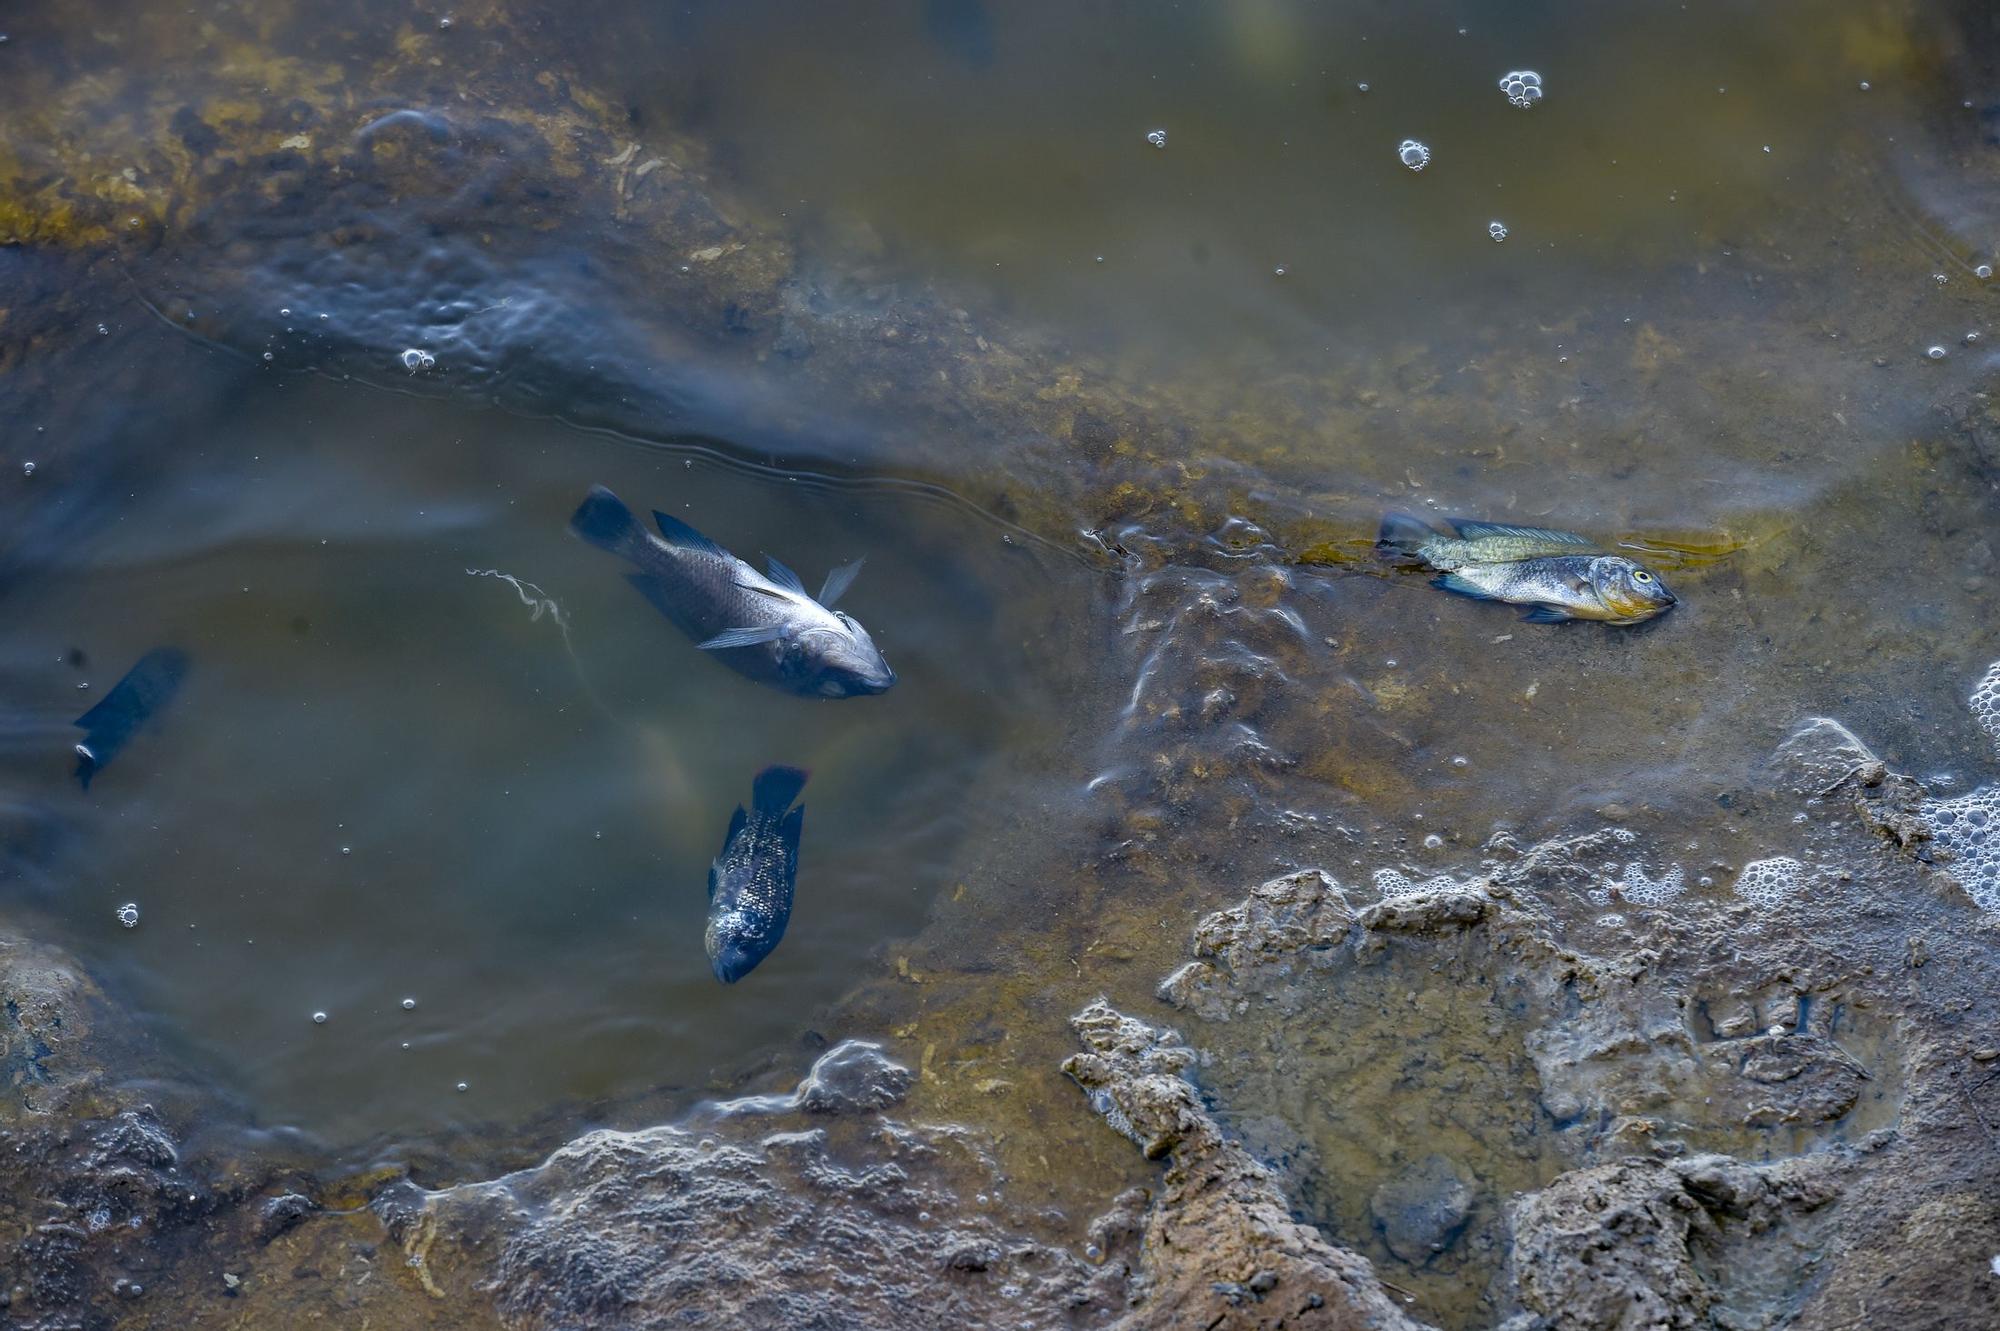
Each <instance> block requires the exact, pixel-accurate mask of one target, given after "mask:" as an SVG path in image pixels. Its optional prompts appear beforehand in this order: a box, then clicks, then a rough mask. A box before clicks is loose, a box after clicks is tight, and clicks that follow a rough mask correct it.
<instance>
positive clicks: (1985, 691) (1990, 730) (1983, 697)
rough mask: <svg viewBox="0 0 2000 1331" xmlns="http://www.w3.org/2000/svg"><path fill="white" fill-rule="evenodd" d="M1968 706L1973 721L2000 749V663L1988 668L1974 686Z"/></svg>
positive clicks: (1996, 662)
mask: <svg viewBox="0 0 2000 1331" xmlns="http://www.w3.org/2000/svg"><path fill="white" fill-rule="evenodd" d="M1966 705H1967V706H1968V707H1970V708H1972V719H1973V720H1974V721H1976V722H1978V723H1979V728H1980V729H1981V730H1983V731H1985V732H1986V737H1987V738H1988V739H1990V740H1992V741H1993V745H1994V747H1995V748H1996V749H2000V661H1995V662H1994V663H1993V664H1992V665H1990V666H1988V667H1987V668H1986V673H1985V674H1984V675H1983V676H1981V677H1980V680H1979V682H1978V683H1977V684H1974V685H1973V686H1972V697H1971V698H1970V699H1969V700H1968V701H1967V703H1966Z"/></svg>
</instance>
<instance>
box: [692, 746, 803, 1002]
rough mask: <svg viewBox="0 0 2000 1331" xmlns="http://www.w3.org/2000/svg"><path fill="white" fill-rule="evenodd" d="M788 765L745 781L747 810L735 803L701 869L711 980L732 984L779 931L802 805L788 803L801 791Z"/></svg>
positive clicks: (792, 879)
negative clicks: (717, 847)
mask: <svg viewBox="0 0 2000 1331" xmlns="http://www.w3.org/2000/svg"><path fill="white" fill-rule="evenodd" d="M805 785H806V774H805V773H804V772H802V771H800V770H799V769H798V768H796V767H767V768H765V769H764V770H763V771H761V772H759V773H757V779H756V780H755V781H753V782H752V783H751V786H750V808H749V809H748V810H747V811H746V810H745V809H744V808H743V806H742V805H740V804H739V805H737V806H736V815H735V817H733V818H731V819H730V820H729V835H728V836H726V837H724V838H723V839H722V852H721V853H720V854H718V855H717V856H716V857H715V863H713V864H711V865H710V866H709V869H708V929H707V931H706V933H705V934H704V935H703V940H702V941H703V942H704V943H705V944H706V945H707V947H708V964H709V967H710V968H711V969H712V970H714V972H715V978H716V979H718V980H720V981H722V982H723V983H724V984H735V983H736V982H737V981H738V980H740V979H742V978H743V977H744V976H746V975H748V974H749V973H750V972H751V971H753V970H755V969H757V966H758V963H760V962H762V961H763V960H764V958H765V957H768V956H770V955H771V952H772V949H774V948H776V947H777V946H778V940H779V939H781V938H783V937H784V936H785V925H786V924H787V923H789V922H790V921H791V918H792V893H793V890H794V888H795V887H796V886H797V883H798V876H799V833H800V832H801V831H802V830H803V829H804V827H805V821H806V810H805V806H804V805H803V804H801V805H800V806H799V807H798V808H796V809H794V808H792V801H793V800H795V799H797V798H798V797H799V792H800V791H802V790H804V789H805Z"/></svg>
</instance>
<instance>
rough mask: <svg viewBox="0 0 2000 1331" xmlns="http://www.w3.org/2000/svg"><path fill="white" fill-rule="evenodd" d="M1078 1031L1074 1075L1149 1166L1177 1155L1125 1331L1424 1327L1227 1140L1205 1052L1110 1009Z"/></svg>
mask: <svg viewBox="0 0 2000 1331" xmlns="http://www.w3.org/2000/svg"><path fill="white" fill-rule="evenodd" d="M1072 1024H1073V1025H1074V1026H1075V1028H1076V1032H1077V1035H1078V1036H1079V1038H1081V1040H1082V1041H1083V1045H1084V1052H1082V1053H1080V1054H1077V1055H1074V1056H1073V1057H1071V1058H1070V1059H1069V1060H1068V1061H1067V1062H1065V1063H1064V1064H1063V1071H1065V1072H1067V1073H1068V1074H1069V1075H1070V1077H1071V1078H1072V1079H1073V1080H1075V1082H1076V1083H1077V1085H1079V1086H1081V1087H1082V1088H1083V1089H1084V1090H1085V1092H1087V1093H1088V1094H1089V1096H1090V1102H1091V1105H1092V1106H1093V1107H1094V1108H1095V1109H1096V1110H1097V1111H1098V1112H1099V1113H1100V1114H1103V1115H1104V1117H1105V1119H1106V1121H1107V1122H1109V1123H1110V1124H1111V1125H1112V1126H1113V1127H1115V1128H1117V1129H1118V1131H1120V1132H1122V1133H1124V1134H1125V1135H1126V1136H1128V1137H1130V1138H1132V1140H1133V1141H1135V1142H1137V1143H1138V1144H1139V1146H1140V1148H1141V1149H1142V1150H1143V1151H1145V1153H1146V1155H1147V1156H1148V1158H1154V1157H1158V1156H1161V1155H1170V1156H1171V1157H1172V1159H1171V1162H1170V1164H1169V1166H1168V1169H1167V1175H1166V1188H1165V1191H1164V1192H1162V1194H1161V1195H1160V1197H1159V1198H1158V1199H1157V1200H1156V1201H1155V1203H1154V1205H1153V1208H1152V1209H1151V1210H1150V1211H1149V1212H1147V1215H1146V1220H1145V1243H1144V1249H1143V1250H1144V1252H1145V1254H1146V1264H1145V1266H1144V1268H1143V1269H1142V1270H1141V1272H1140V1277H1139V1282H1138V1284H1137V1286H1136V1288H1135V1292H1134V1306H1133V1309H1132V1311H1131V1312H1130V1313H1128V1314H1127V1315H1126V1317H1125V1318H1124V1319H1123V1320H1122V1321H1121V1322H1120V1323H1119V1325H1120V1326H1121V1327H1127V1328H1135V1329H1136V1328H1141V1327H1162V1328H1165V1327H1221V1326H1225V1325H1226V1326H1229V1327H1232V1328H1253V1327H1254V1328H1271V1329H1272V1331H1275V1329H1276V1328H1279V1327H1300V1328H1306V1327H1340V1328H1355V1331H1359V1329H1360V1328H1363V1327H1366V1328H1369V1329H1370V1331H1417V1328H1420V1327H1421V1325H1422V1324H1421V1323H1418V1322H1415V1321H1413V1320H1411V1319H1410V1318H1409V1317H1408V1316H1407V1315H1406V1314H1405V1313H1404V1312H1403V1310H1402V1309H1401V1308H1399V1307H1398V1306H1397V1305H1396V1303H1395V1301H1394V1300H1393V1299H1392V1298H1391V1297H1390V1296H1389V1294H1388V1293H1387V1292H1386V1291H1385V1290H1384V1289H1383V1288H1382V1286H1381V1284H1380V1282H1379V1281H1378V1280H1377V1279H1376V1276H1375V1271H1374V1268H1373V1267H1372V1266H1370V1265H1369V1263H1368V1260H1367V1259H1366V1258H1364V1257H1361V1256H1358V1255H1357V1254H1355V1253H1352V1252H1349V1251H1347V1250H1346V1249H1344V1248H1339V1247H1336V1246H1334V1245H1333V1244H1331V1243H1328V1242H1327V1241H1326V1239H1325V1238H1323V1237H1322V1236H1321V1235H1320V1233H1319V1231H1318V1230H1316V1229H1314V1228H1313V1227H1312V1226H1311V1225H1306V1224H1301V1223H1300V1222H1298V1221H1297V1220H1294V1219H1293V1218H1292V1215H1291V1209H1290V1207H1289V1206H1288V1205H1287V1203H1286V1201H1285V1197H1284V1194H1283V1192H1282V1191H1281V1189H1280V1188H1279V1185H1278V1180H1277V1178H1276V1176H1275V1175H1274V1174H1273V1173H1272V1171H1271V1170H1270V1169H1269V1168H1267V1167H1266V1166H1264V1165H1263V1164H1260V1163H1259V1162H1258V1161H1256V1160H1255V1159H1253V1158H1252V1157H1251V1156H1250V1154H1249V1153H1248V1152H1247V1151H1245V1150H1244V1149H1243V1147H1242V1146H1241V1145H1240V1144H1239V1143H1237V1142H1234V1141H1231V1140H1230V1139H1228V1138H1226V1137H1225V1136H1224V1135H1223V1132H1222V1129H1221V1128H1220V1126H1219V1125H1218V1124H1217V1123H1216V1121H1215V1119H1214V1118H1213V1117H1212V1116H1211V1115H1210V1114H1209V1113H1208V1112H1207V1111H1206V1110H1205V1109H1204V1108H1203V1107H1202V1104H1201V1098H1200V1096H1199V1094H1198V1093H1197V1092H1196V1091H1195V1088H1194V1086H1193V1084H1192V1083H1190V1082H1189V1081H1188V1080H1187V1079H1186V1078H1185V1077H1184V1076H1182V1075H1181V1073H1182V1071H1183V1070H1184V1069H1185V1068H1186V1067H1187V1066H1188V1064H1189V1063H1190V1062H1191V1060H1192V1057H1193V1055H1192V1053H1191V1051H1189V1050H1188V1049H1187V1048H1186V1047H1185V1046H1184V1045H1182V1044H1181V1042H1180V1037H1179V1036H1177V1035H1176V1034H1174V1032H1172V1031H1169V1030H1158V1029H1155V1028H1153V1027H1151V1026H1148V1025H1147V1024H1146V1023H1144V1022H1142V1021H1139V1020H1137V1019H1135V1018H1132V1017H1128V1016H1126V1015H1125V1014H1123V1013H1121V1012H1119V1011H1117V1010H1116V1009H1114V1008H1112V1007H1111V1006H1110V1005H1109V1004H1108V1003H1105V1002H1103V1001H1102V1000H1099V1001H1098V1002H1095V1003H1093V1004H1091V1005H1090V1006H1089V1007H1087V1008H1085V1009H1084V1010H1083V1011H1082V1012H1080V1013H1078V1014H1077V1015H1076V1017H1075V1018H1074V1019H1073V1021H1072Z"/></svg>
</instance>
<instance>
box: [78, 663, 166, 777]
mask: <svg viewBox="0 0 2000 1331" xmlns="http://www.w3.org/2000/svg"><path fill="white" fill-rule="evenodd" d="M187 668H188V658H187V653H186V652H183V651H181V650H179V649H178V648H174V647H155V648H154V649H153V650H152V651H150V652H147V653H146V654H145V655H144V656H142V657H140V658H139V661H138V664H137V665H134V666H133V667H132V668H131V669H130V670H128V671H126V672H125V677H124V678H123V679H121V680H119V681H118V682H117V683H116V684H113V685H112V686H111V692H109V693H107V694H105V695H104V697H103V698H102V699H100V700H99V701H98V704H97V706H95V707H93V708H91V709H90V710H89V711H87V712H85V713H84V714H83V715H82V716H79V717H78V718H77V719H76V721H75V723H74V724H76V725H78V726H80V727H82V729H83V731H84V736H83V741H82V743H80V744H78V745H77V746H76V779H77V781H78V782H79V783H81V784H82V786H83V788H84V789H85V790H89V789H90V781H91V778H92V777H94V776H96V775H97V774H98V773H99V772H101V771H103V770H104V768H105V765H106V764H108V763H109V762H110V761H111V760H112V759H113V758H115V757H117V756H118V754H119V751H120V750H122V749H123V748H124V747H125V745H126V744H127V743H128V742H129V741H130V740H131V738H132V736H133V735H135V734H136V733H138V730H139V728H140V727H141V726H143V725H145V724H146V722H147V721H149V720H151V719H152V718H153V715H154V714H155V713H156V712H158V711H159V710H160V709H161V708H162V707H165V706H166V705H167V704H168V703H170V702H172V701H173V699H174V695H175V694H176V693H178V692H180V688H181V681H182V680H183V679H184V678H186V677H187Z"/></svg>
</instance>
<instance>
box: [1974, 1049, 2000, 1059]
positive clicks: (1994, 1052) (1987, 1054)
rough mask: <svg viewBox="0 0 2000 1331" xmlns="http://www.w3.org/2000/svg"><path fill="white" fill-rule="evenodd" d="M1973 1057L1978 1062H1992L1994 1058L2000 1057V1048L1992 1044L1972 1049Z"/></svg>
mask: <svg viewBox="0 0 2000 1331" xmlns="http://www.w3.org/2000/svg"><path fill="white" fill-rule="evenodd" d="M1972 1058H1973V1061H1974V1062H1976V1063H1991V1062H1992V1061H1993V1060H1994V1059H1996V1058H2000V1049H1995V1048H1993V1047H1992V1046H1990V1045H1989V1046H1987V1047H1986V1048H1984V1049H1975V1050H1973V1051H1972Z"/></svg>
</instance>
